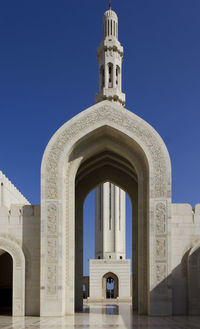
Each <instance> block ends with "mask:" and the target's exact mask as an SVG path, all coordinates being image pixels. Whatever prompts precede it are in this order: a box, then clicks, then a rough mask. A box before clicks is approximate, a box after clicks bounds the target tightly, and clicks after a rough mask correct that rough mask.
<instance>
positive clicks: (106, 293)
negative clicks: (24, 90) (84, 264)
mask: <svg viewBox="0 0 200 329" xmlns="http://www.w3.org/2000/svg"><path fill="white" fill-rule="evenodd" d="M97 57H98V64H99V93H98V95H96V99H95V101H96V103H98V102H101V101H104V100H106V101H107V106H109V101H110V102H112V107H113V108H115V107H118V106H122V111H123V106H125V94H123V93H122V82H121V78H122V60H123V47H122V46H121V45H120V43H119V41H118V18H117V15H116V13H115V12H114V11H113V10H112V9H111V2H110V5H109V10H108V11H106V12H105V14H104V17H103V41H102V42H101V44H100V46H99V48H98V51H97ZM115 104H116V105H115ZM125 196H126V194H125V192H124V191H123V190H122V189H120V188H119V187H118V186H115V185H113V184H112V183H110V182H106V183H104V184H102V185H100V186H98V187H97V188H96V189H95V259H90V277H89V286H90V297H89V298H90V300H93V299H94V300H105V299H106V298H118V300H121V299H122V300H129V299H130V275H131V265H130V259H126V216H125V199H126V198H125ZM111 283H112V284H113V287H112V289H111V288H110V287H109V288H108V286H107V284H111ZM109 289H111V290H112V292H111V290H109Z"/></svg>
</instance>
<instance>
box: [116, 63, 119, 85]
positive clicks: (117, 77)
mask: <svg viewBox="0 0 200 329" xmlns="http://www.w3.org/2000/svg"><path fill="white" fill-rule="evenodd" d="M119 77H120V67H119V66H117V68H116V85H117V86H119Z"/></svg>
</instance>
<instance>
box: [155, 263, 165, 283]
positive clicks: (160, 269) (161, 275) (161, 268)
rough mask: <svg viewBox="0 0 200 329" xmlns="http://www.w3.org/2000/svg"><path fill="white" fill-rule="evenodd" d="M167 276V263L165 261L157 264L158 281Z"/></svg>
mask: <svg viewBox="0 0 200 329" xmlns="http://www.w3.org/2000/svg"><path fill="white" fill-rule="evenodd" d="M166 276H167V265H166V264H165V263H160V264H156V281H157V283H160V282H162V281H163V280H164V279H166Z"/></svg>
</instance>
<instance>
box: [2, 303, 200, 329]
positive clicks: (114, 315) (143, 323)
mask: <svg viewBox="0 0 200 329" xmlns="http://www.w3.org/2000/svg"><path fill="white" fill-rule="evenodd" d="M11 328H12V329H39V328H42V329H53V328H56V329H64V328H66V329H69V328H81V329H88V328H89V329H93V328H95V329H98V328H104V329H106V328H116V329H122V328H126V329H134V328H140V329H197V328H200V317H186V316H180V317H178V316H175V317H151V318H150V317H146V316H138V315H136V314H134V315H132V312H131V305H130V304H119V305H112V304H110V305H100V304H93V305H90V306H84V309H83V313H77V314H76V315H75V316H66V317H63V318H49V317H48V318H38V317H25V318H12V317H9V316H0V329H11Z"/></svg>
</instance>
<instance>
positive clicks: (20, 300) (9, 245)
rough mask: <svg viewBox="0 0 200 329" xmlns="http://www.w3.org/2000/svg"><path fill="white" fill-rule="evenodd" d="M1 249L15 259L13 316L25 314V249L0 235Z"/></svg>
mask: <svg viewBox="0 0 200 329" xmlns="http://www.w3.org/2000/svg"><path fill="white" fill-rule="evenodd" d="M0 250H3V251H5V252H7V253H8V254H9V255H10V256H11V257H12V260H13V302H12V304H13V307H12V309H13V316H24V312H25V258H24V254H23V251H22V249H21V248H20V246H19V245H17V243H15V242H14V241H11V240H8V239H6V238H2V237H0Z"/></svg>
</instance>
